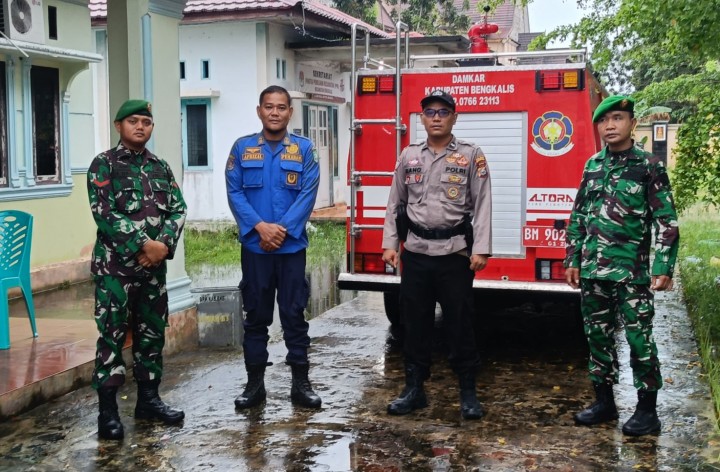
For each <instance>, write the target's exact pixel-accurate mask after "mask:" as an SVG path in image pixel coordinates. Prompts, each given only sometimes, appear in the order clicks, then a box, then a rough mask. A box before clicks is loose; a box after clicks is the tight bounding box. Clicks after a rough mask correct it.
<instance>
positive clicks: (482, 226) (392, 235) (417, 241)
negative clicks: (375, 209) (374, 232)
mask: <svg viewBox="0 0 720 472" xmlns="http://www.w3.org/2000/svg"><path fill="white" fill-rule="evenodd" d="M401 202H406V203H407V213H408V216H409V217H410V221H412V222H413V223H415V224H416V225H418V226H420V227H422V228H427V229H446V228H452V227H454V226H457V225H459V224H460V223H461V222H462V219H463V215H464V214H466V213H469V214H470V216H471V217H472V218H473V234H474V243H473V247H472V254H487V255H490V254H492V243H491V239H492V231H491V217H492V198H491V195H490V170H489V169H488V166H487V160H486V159H485V155H484V154H483V152H482V150H481V149H480V148H479V147H478V146H475V145H474V144H471V143H468V142H465V141H461V140H459V139H457V138H455V137H454V136H453V139H452V141H450V143H449V144H448V146H447V148H446V149H445V151H443V152H440V153H438V154H437V155H435V153H433V151H432V150H431V149H430V148H428V146H427V142H422V143H419V144H411V145H410V146H408V147H406V148H405V149H404V150H403V152H402V153H401V154H400V158H399V159H398V162H397V163H396V165H395V175H394V176H393V181H392V186H391V187H390V196H389V198H388V205H387V213H385V224H384V227H383V242H382V247H383V249H395V250H398V249H399V247H400V240H399V239H398V234H397V225H396V223H395V213H396V208H397V206H398V205H399V204H400V203H401ZM466 247H467V244H465V236H464V235H457V236H453V237H452V238H450V239H435V240H429V239H422V238H420V237H419V236H417V235H415V234H414V233H413V232H412V231H409V232H408V236H407V241H405V248H407V250H409V251H412V252H417V253H421V254H426V255H428V256H444V255H447V254H453V253H456V252H458V251H461V250H463V249H465V248H466Z"/></svg>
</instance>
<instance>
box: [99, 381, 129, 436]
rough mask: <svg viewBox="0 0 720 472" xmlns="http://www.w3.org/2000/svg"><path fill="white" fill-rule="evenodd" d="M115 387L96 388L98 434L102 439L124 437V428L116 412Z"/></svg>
mask: <svg viewBox="0 0 720 472" xmlns="http://www.w3.org/2000/svg"><path fill="white" fill-rule="evenodd" d="M117 390H118V389H117V387H100V388H99V389H98V391H97V392H98V399H99V409H100V414H99V415H98V436H100V437H101V438H102V439H112V440H118V439H122V438H123V437H125V430H124V428H123V425H122V423H121V422H120V415H119V414H118V406H117V399H116V398H115V395H116V394H117Z"/></svg>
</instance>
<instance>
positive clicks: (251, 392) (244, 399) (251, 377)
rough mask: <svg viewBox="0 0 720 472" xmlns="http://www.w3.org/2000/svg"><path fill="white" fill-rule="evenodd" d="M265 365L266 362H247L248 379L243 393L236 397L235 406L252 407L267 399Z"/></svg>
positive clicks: (239, 408)
mask: <svg viewBox="0 0 720 472" xmlns="http://www.w3.org/2000/svg"><path fill="white" fill-rule="evenodd" d="M265 367H266V364H245V370H246V371H247V378H248V380H247V384H245V390H243V393H241V394H240V395H238V396H237V398H236V399H235V408H237V409H238V410H244V409H245V408H252V407H254V406H256V405H259V404H261V403H262V402H263V401H264V400H265V397H267V392H266V391H265Z"/></svg>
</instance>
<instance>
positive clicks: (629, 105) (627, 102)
mask: <svg viewBox="0 0 720 472" xmlns="http://www.w3.org/2000/svg"><path fill="white" fill-rule="evenodd" d="M616 110H618V111H627V112H630V113H633V111H634V110H635V100H633V99H632V98H630V97H626V96H625V95H613V96H612V97H607V98H606V99H605V100H603V101H602V102H600V105H598V107H597V108H596V109H595V113H593V117H592V120H593V123H595V122H597V120H599V119H600V117H602V116H603V115H604V114H605V113H607V112H609V111H616Z"/></svg>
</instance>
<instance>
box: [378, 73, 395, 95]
mask: <svg viewBox="0 0 720 472" xmlns="http://www.w3.org/2000/svg"><path fill="white" fill-rule="evenodd" d="M393 92H395V76H394V75H382V76H380V93H393Z"/></svg>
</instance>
